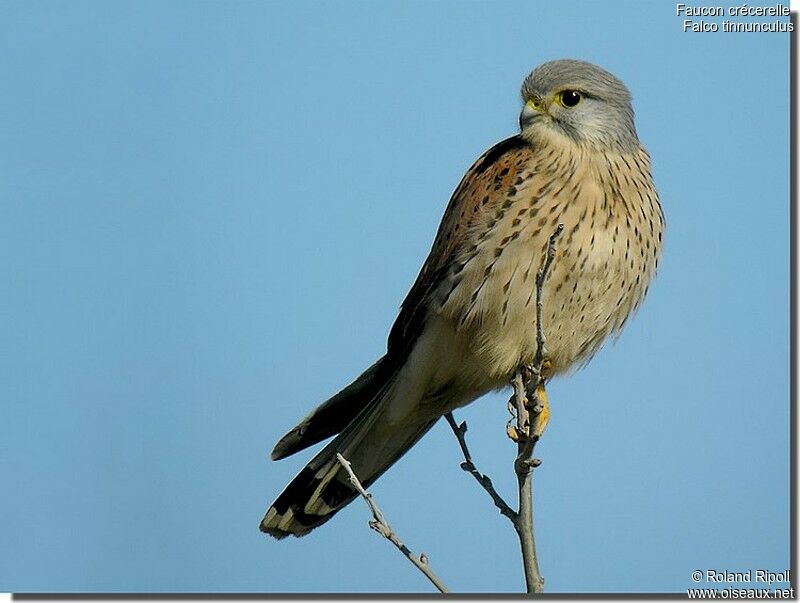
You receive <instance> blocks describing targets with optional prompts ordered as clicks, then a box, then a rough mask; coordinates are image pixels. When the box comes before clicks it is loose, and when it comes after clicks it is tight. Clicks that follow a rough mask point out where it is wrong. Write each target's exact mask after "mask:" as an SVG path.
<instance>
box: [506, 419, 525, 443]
mask: <svg viewBox="0 0 800 603" xmlns="http://www.w3.org/2000/svg"><path fill="white" fill-rule="evenodd" d="M506 435H507V436H508V437H509V438H511V440H512V441H514V442H519V441H520V440H521V439H522V437H521V436H520V434H519V431H518V430H517V428H516V427H514V426H513V425H512V424H511V423H509V424H508V425H506Z"/></svg>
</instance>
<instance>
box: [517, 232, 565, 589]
mask: <svg viewBox="0 0 800 603" xmlns="http://www.w3.org/2000/svg"><path fill="white" fill-rule="evenodd" d="M563 231H564V225H563V224H559V225H558V228H556V230H555V232H554V233H553V234H552V235H550V240H549V241H548V242H547V253H546V254H545V258H544V261H543V262H542V267H541V268H540V269H539V272H538V273H537V274H536V354H535V356H534V357H533V364H532V365H531V366H530V367H525V366H523V367H520V368H519V369H518V370H517V372H516V374H515V375H514V381H513V384H514V399H515V400H517V401H520V400H524V401H525V403H522V404H519V403H518V409H522V408H524V409H525V410H528V411H529V412H530V413H531V415H532V418H531V417H527V418H528V419H529V422H528V423H527V425H520V431H522V434H521V435H522V437H521V438H520V439H519V441H518V442H517V459H516V461H515V462H514V471H515V472H516V474H517V485H518V486H519V512H518V513H517V521H515V522H514V528H515V529H516V530H517V535H518V536H519V542H520V547H521V549H522V565H523V568H524V570H525V584H526V586H527V589H528V592H529V593H541V592H542V591H543V590H544V578H543V577H542V574H541V572H540V571H539V559H538V557H537V555H536V541H535V539H534V525H533V469H534V467H538V466H539V464H540V461H539V460H538V459H535V458H533V449H534V447H535V446H536V442H537V441H538V440H539V434H540V430H537V429H536V427H537V425H536V424H537V423H538V420H539V417H540V413H541V412H542V410H543V404H542V400H541V399H540V397H539V392H540V391H542V392H544V386H545V381H546V378H545V375H544V370H543V368H544V363H545V357H546V348H545V338H544V322H543V319H542V306H543V295H542V293H543V290H544V283H545V281H546V280H547V274H548V271H549V270H550V266H551V264H552V263H553V259H554V258H555V256H556V241H557V240H558V237H559V236H561V233H562V232H563ZM518 412H520V411H519V410H518ZM517 421H518V422H519V421H520V416H519V415H517Z"/></svg>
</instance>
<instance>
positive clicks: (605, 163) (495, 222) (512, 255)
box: [261, 60, 664, 538]
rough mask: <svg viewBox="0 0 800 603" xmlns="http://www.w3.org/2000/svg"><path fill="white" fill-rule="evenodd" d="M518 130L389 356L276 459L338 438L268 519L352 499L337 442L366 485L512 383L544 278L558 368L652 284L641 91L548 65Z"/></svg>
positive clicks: (271, 525) (457, 223)
mask: <svg viewBox="0 0 800 603" xmlns="http://www.w3.org/2000/svg"><path fill="white" fill-rule="evenodd" d="M522 101H523V103H524V105H523V108H522V113H521V114H520V118H519V124H520V133H519V134H517V135H516V136H512V137H511V138H508V139H506V140H503V141H502V142H500V143H498V144H496V145H495V146H493V147H492V148H490V149H489V150H488V151H486V152H485V153H484V154H483V155H482V156H481V157H480V158H479V159H478V160H477V161H476V162H475V164H474V165H473V166H472V167H471V168H470V169H469V171H468V172H467V173H466V175H465V176H464V178H463V179H462V180H461V183H460V184H459V185H458V187H457V188H456V190H455V192H454V193H453V196H452V198H451V199H450V202H449V204H448V206H447V209H446V211H445V214H444V217H443V218H442V223H441V225H440V226H439V231H438V232H437V234H436V239H435V241H434V243H433V247H432V248H431V251H430V254H429V255H428V258H427V259H426V260H425V263H424V265H423V266H422V270H421V271H420V273H419V276H418V277H417V280H416V281H415V282H414V285H413V286H412V287H411V291H410V292H409V294H408V296H407V297H406V299H405V301H404V302H403V304H402V306H401V309H400V314H399V316H398V317H397V320H396V321H395V323H394V326H393V327H392V329H391V332H390V333H389V339H388V345H387V350H386V354H385V355H384V356H383V357H382V358H380V359H379V360H378V361H377V362H375V364H373V365H372V366H371V367H369V368H368V369H367V370H366V371H364V373H363V374H362V375H361V376H360V377H358V379H356V380H355V381H354V382H353V383H352V384H350V385H349V386H347V387H346V388H345V389H343V390H342V391H341V392H339V393H338V394H336V395H335V396H333V397H332V398H330V399H329V400H327V401H326V402H324V403H323V404H322V405H321V406H319V407H318V408H316V409H315V410H314V411H312V412H311V414H309V415H308V416H307V417H306V418H305V419H303V420H302V421H301V422H300V423H299V424H298V425H297V426H296V427H295V428H293V429H292V430H291V431H289V433H287V434H286V435H285V436H284V437H283V438H281V440H280V441H279V442H278V443H277V445H276V446H275V449H274V450H273V451H272V458H273V459H274V460H277V459H281V458H284V457H286V456H288V455H290V454H294V453H295V452H297V451H299V450H302V449H304V448H306V447H308V446H311V445H312V444H315V443H317V442H319V441H321V440H324V439H326V438H328V437H330V436H332V435H335V434H339V435H338V436H337V437H336V438H335V439H334V440H333V441H331V442H330V443H329V444H328V445H327V446H325V448H323V449H322V451H321V452H319V453H318V454H317V455H316V456H315V457H314V458H313V459H312V460H311V462H309V463H308V465H306V467H305V468H304V469H302V470H301V471H300V473H299V474H298V475H297V476H296V477H295V478H294V479H293V480H292V481H291V483H290V484H289V485H288V486H287V487H286V489H285V490H284V491H283V492H282V493H281V494H280V496H278V498H277V499H276V500H275V502H274V503H273V504H272V506H271V507H270V508H269V510H268V511H267V513H266V516H265V517H264V519H263V520H262V521H261V530H262V531H263V532H266V533H268V534H271V535H272V536H275V537H277V538H283V537H285V536H287V535H289V534H293V535H295V536H303V535H305V534H307V533H308V532H310V531H311V530H313V529H314V528H316V527H317V526H319V525H321V524H323V523H325V522H326V521H327V520H329V519H330V518H331V517H332V516H333V515H334V514H335V513H336V512H337V511H338V510H339V509H341V508H342V507H344V506H345V505H347V504H348V503H349V502H350V501H352V500H353V499H354V498H355V497H356V495H357V492H356V490H355V489H354V488H353V487H352V486H351V485H350V483H349V480H348V476H347V474H346V472H345V471H344V469H342V467H341V466H340V465H339V464H338V462H337V460H336V453H337V452H340V453H341V454H342V455H343V456H344V457H345V458H346V459H348V460H349V461H350V463H351V464H352V467H353V470H354V471H355V473H356V475H358V477H359V478H360V480H361V481H362V483H363V484H364V486H365V487H366V486H369V484H371V483H372V482H373V481H375V480H376V479H377V478H378V477H380V475H381V474H383V472H384V471H386V470H387V469H388V468H389V467H390V466H391V465H392V464H393V463H395V462H396V461H397V460H398V459H399V458H400V457H401V456H403V454H405V453H406V451H408V449H409V448H411V446H413V445H414V444H415V443H416V442H417V440H419V438H421V437H422V436H423V435H424V434H425V433H426V432H427V431H428V430H429V429H430V428H431V427H432V426H433V424H434V423H436V421H437V420H438V419H439V418H440V417H441V416H442V415H444V414H445V413H447V412H450V411H452V410H453V409H455V408H458V407H460V406H464V405H466V404H468V403H469V402H472V401H473V400H475V399H476V398H478V397H479V396H481V395H483V394H485V393H486V392H488V391H490V390H494V389H498V388H502V387H504V386H506V385H508V383H509V381H510V379H511V377H512V376H513V374H514V372H515V371H516V370H517V368H518V367H520V366H521V365H523V364H529V363H530V362H531V361H532V360H533V357H534V354H535V353H536V311H535V305H536V300H535V296H534V292H535V283H534V280H535V278H536V272H537V270H538V268H539V266H540V265H541V263H542V260H543V258H544V254H545V253H546V249H547V244H548V240H549V238H550V235H551V234H553V232H554V231H555V229H556V228H557V226H558V225H559V224H563V234H562V235H561V236H560V238H559V239H558V243H557V248H556V249H557V251H556V256H555V260H554V261H553V264H552V266H551V268H550V272H549V278H548V281H547V284H546V286H545V288H544V291H543V312H542V322H543V324H542V330H543V332H544V335H545V337H546V341H547V348H546V349H547V357H546V361H547V365H548V367H549V372H548V377H552V376H553V375H557V374H559V373H564V372H565V371H568V370H569V369H571V368H573V367H576V366H581V365H582V364H584V363H586V362H587V361H588V360H589V359H590V358H591V357H592V355H593V354H594V353H595V352H597V350H598V349H599V348H600V346H601V345H602V343H603V342H604V341H605V340H606V339H607V338H608V336H609V335H611V334H612V333H615V332H618V331H619V330H620V329H621V328H622V326H623V325H624V324H625V321H626V320H627V318H628V317H629V316H630V315H631V313H632V312H633V311H634V310H635V309H636V308H637V306H638V305H639V303H640V302H641V301H642V298H643V297H644V295H645V293H646V292H647V288H648V284H649V282H650V280H651V279H652V278H653V276H654V275H655V272H656V267H657V265H658V260H659V256H660V253H661V238H662V232H663V229H664V216H663V212H662V210H661V205H660V203H659V200H658V193H657V192H656V189H655V186H654V185H653V180H652V177H651V175H650V157H649V155H648V154H647V151H645V149H644V148H642V146H641V144H640V143H639V138H638V136H637V134H636V128H635V126H634V114H633V109H632V107H631V98H630V94H629V92H628V90H627V88H626V87H625V85H624V84H623V83H622V82H621V81H620V80H619V79H617V78H616V77H615V76H614V75H612V74H610V73H608V72H607V71H605V70H603V69H601V68H600V67H597V66H595V65H592V64H590V63H586V62H582V61H575V60H560V61H552V62H549V63H545V64H543V65H541V66H539V67H538V68H537V69H536V70H534V71H533V72H532V73H531V74H530V75H528V77H526V78H525V81H524V82H523V84H522Z"/></svg>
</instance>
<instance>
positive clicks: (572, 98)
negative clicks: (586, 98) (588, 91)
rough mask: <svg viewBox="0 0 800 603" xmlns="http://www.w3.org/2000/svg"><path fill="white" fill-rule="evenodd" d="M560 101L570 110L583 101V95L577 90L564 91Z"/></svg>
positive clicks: (560, 95)
mask: <svg viewBox="0 0 800 603" xmlns="http://www.w3.org/2000/svg"><path fill="white" fill-rule="evenodd" d="M558 100H559V101H560V102H561V104H562V105H564V106H565V107H567V108H568V109H571V108H572V107H575V106H576V105H578V103H580V102H581V101H582V100H583V95H582V94H581V93H580V92H578V91H577V90H563V91H562V92H561V93H560V94H559V95H558Z"/></svg>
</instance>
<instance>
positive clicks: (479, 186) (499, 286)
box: [430, 145, 663, 380]
mask: <svg viewBox="0 0 800 603" xmlns="http://www.w3.org/2000/svg"><path fill="white" fill-rule="evenodd" d="M477 165H478V164H476V166H477ZM474 171H475V167H473V170H472V172H474ZM469 178H470V174H468V175H467V176H466V177H465V180H467V179H469ZM460 189H462V192H461V194H462V195H467V196H472V197H474V198H472V199H465V200H463V201H461V205H462V206H463V207H466V208H470V207H471V208H473V213H474V215H473V216H466V215H464V214H465V213H466V212H464V213H462V214H461V217H460V220H461V221H460V223H459V228H461V229H463V231H464V234H463V236H462V237H461V240H460V241H459V242H458V244H457V246H456V248H455V249H454V252H453V254H452V255H451V258H452V260H451V263H450V266H449V267H448V270H447V272H446V276H445V277H444V278H442V280H441V282H440V283H439V285H438V286H437V287H436V289H435V290H434V291H433V293H432V297H433V299H432V303H431V308H430V311H431V312H434V313H437V314H439V315H441V316H443V317H446V318H448V319H449V320H450V321H451V323H452V325H453V326H454V328H455V329H456V330H457V331H460V332H464V333H466V334H468V337H467V339H468V340H469V341H470V347H471V350H472V352H473V353H474V354H475V355H476V356H477V357H478V358H479V359H480V361H481V362H483V363H485V364H486V366H487V367H488V369H489V372H490V373H492V374H494V375H496V376H497V377H498V378H499V379H501V380H504V379H505V378H506V377H507V376H508V375H509V374H511V373H512V372H513V371H514V369H515V368H516V367H517V366H518V365H519V363H520V361H530V360H531V359H532V357H533V355H534V353H535V350H536V342H535V333H536V310H535V305H536V299H535V278H536V273H537V271H538V270H539V268H540V266H541V263H542V261H543V259H544V253H545V250H546V247H547V242H548V239H549V237H550V236H551V235H552V234H553V232H554V231H555V230H556V228H557V226H558V224H563V225H564V231H563V234H562V235H561V237H560V238H559V239H558V242H557V251H556V257H555V261H554V264H553V266H552V268H551V270H550V274H549V278H548V280H547V283H546V284H545V286H544V293H543V323H544V324H543V328H544V332H545V335H546V338H547V350H548V354H549V357H550V360H551V362H552V364H553V369H554V371H555V372H562V371H565V370H568V369H569V368H570V367H572V366H574V365H577V364H580V363H581V362H583V361H585V360H587V359H588V358H590V357H591V355H592V354H593V353H594V352H595V351H597V349H598V348H599V347H600V345H601V344H602V342H603V341H604V340H605V339H606V337H607V336H608V335H609V334H611V333H612V332H614V331H616V330H618V329H620V328H621V327H622V325H623V323H624V322H625V320H626V318H627V317H628V315H629V314H630V313H631V312H632V311H633V310H634V309H635V307H636V306H637V305H638V303H639V301H640V300H641V298H642V297H643V295H644V293H645V291H646V288H647V285H648V282H649V281H650V279H651V277H652V276H653V274H654V273H655V269H656V265H657V262H658V257H659V254H660V247H661V245H660V242H661V233H662V229H663V219H662V214H661V209H660V206H659V202H658V197H657V194H656V192H655V188H654V186H653V184H652V181H651V179H650V174H649V162H648V159H647V154H646V153H645V152H644V151H643V150H640V151H639V152H638V153H634V154H627V155H622V154H611V153H602V154H599V153H590V152H588V151H586V150H585V149H581V148H579V147H577V146H574V147H573V148H570V146H569V145H566V146H564V145H560V146H551V147H550V148H547V147H545V148H540V149H536V150H535V151H534V150H533V149H532V148H528V149H523V150H520V149H517V150H514V151H513V152H509V153H506V154H504V155H502V156H501V157H499V158H498V159H497V161H495V163H494V164H493V165H491V166H490V167H488V168H486V169H484V171H483V172H482V173H481V174H474V173H473V174H472V181H471V182H467V183H466V185H465V184H464V183H462V186H461V187H460ZM451 205H452V203H451ZM446 218H447V216H446ZM468 218H469V219H468ZM465 222H468V223H467V224H465Z"/></svg>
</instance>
